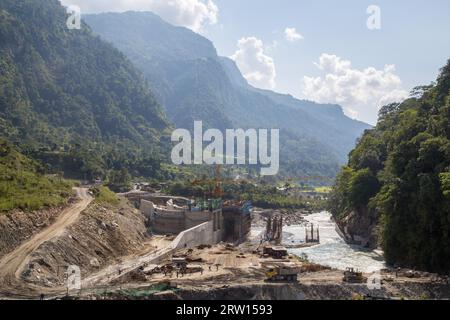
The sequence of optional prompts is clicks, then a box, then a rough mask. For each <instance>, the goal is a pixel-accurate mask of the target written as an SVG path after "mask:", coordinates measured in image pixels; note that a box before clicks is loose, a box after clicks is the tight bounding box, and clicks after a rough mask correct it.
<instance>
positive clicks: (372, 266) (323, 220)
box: [283, 212, 385, 273]
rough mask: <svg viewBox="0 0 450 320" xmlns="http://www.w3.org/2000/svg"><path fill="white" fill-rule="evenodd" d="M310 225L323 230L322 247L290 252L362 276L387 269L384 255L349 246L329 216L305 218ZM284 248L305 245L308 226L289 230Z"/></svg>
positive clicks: (325, 214) (284, 235)
mask: <svg viewBox="0 0 450 320" xmlns="http://www.w3.org/2000/svg"><path fill="white" fill-rule="evenodd" d="M305 220H306V221H307V222H308V223H313V224H314V226H315V227H317V226H318V227H319V230H320V244H319V245H317V246H314V247H310V248H302V249H290V250H289V252H290V253H292V254H295V255H297V256H302V255H303V254H306V255H307V257H308V260H309V261H310V262H313V263H317V264H320V265H324V266H328V267H331V268H335V269H338V270H345V269H346V268H347V267H351V268H355V269H359V270H360V271H362V272H367V273H370V272H376V271H379V270H381V269H383V268H385V262H384V259H383V256H382V253H381V252H378V251H372V250H367V249H364V248H362V247H360V246H355V245H349V244H347V243H346V242H345V241H344V240H343V239H342V238H341V237H340V236H339V234H338V233H337V232H336V225H335V223H334V221H333V220H332V219H331V214H330V213H328V212H320V213H314V214H311V215H308V216H305ZM283 231H284V232H283V244H284V245H295V244H301V243H304V242H305V226H298V225H297V226H289V227H284V230H283Z"/></svg>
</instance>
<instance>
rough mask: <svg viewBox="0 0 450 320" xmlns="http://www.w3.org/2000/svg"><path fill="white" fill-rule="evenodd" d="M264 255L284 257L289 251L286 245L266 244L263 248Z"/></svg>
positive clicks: (276, 257) (275, 257) (277, 257)
mask: <svg viewBox="0 0 450 320" xmlns="http://www.w3.org/2000/svg"><path fill="white" fill-rule="evenodd" d="M263 255H264V256H266V257H271V258H274V259H283V258H284V257H286V256H288V255H289V253H288V251H287V249H286V248H285V247H281V246H265V247H264V248H263Z"/></svg>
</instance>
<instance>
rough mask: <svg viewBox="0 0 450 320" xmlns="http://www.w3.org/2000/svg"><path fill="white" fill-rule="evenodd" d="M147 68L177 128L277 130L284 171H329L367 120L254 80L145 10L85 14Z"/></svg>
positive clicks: (329, 173) (340, 160)
mask: <svg viewBox="0 0 450 320" xmlns="http://www.w3.org/2000/svg"><path fill="white" fill-rule="evenodd" d="M84 19H85V21H86V22H87V23H88V24H89V25H90V26H91V27H92V29H93V30H94V31H95V32H96V33H98V34H99V35H100V36H101V37H102V38H103V39H106V40H107V41H110V42H111V43H112V44H114V45H115V46H116V47H117V48H118V49H119V50H121V51H122V52H123V53H125V54H126V55H127V56H128V57H129V58H130V60H131V61H132V62H133V63H134V64H135V65H136V66H137V67H138V68H139V69H140V70H141V71H142V72H143V73H144V75H145V76H146V77H147V79H148V80H149V82H150V83H151V85H152V87H153V88H154V89H155V91H156V95H157V96H158V98H159V100H160V101H161V102H162V104H163V106H164V107H165V108H166V112H167V115H168V117H169V118H170V119H171V120H172V121H173V122H174V123H175V125H176V126H177V127H181V128H188V129H190V128H192V126H193V123H194V121H195V120H203V122H204V125H205V126H207V127H214V128H218V129H226V128H279V129H281V138H280V139H281V143H282V146H281V149H282V150H281V152H282V154H281V155H282V158H281V165H282V170H283V171H284V173H288V174H292V175H298V176H300V175H308V176H311V175H317V176H327V177H332V176H334V174H335V173H336V172H337V170H338V168H339V165H340V164H341V163H343V162H344V161H345V159H346V157H347V154H348V152H349V151H350V150H351V149H352V148H353V147H354V145H355V143H356V140H357V138H358V137H359V136H360V135H361V134H362V133H363V131H364V130H365V129H368V128H369V125H367V124H364V123H361V122H358V121H354V120H351V119H349V118H348V117H346V116H345V115H344V113H343V111H342V108H341V107H339V106H334V105H319V104H315V103H312V102H308V101H300V100H297V99H295V98H293V97H291V96H287V95H281V94H277V93H275V92H271V91H264V90H259V89H256V88H253V87H251V86H250V85H249V84H248V83H247V81H246V80H245V79H244V78H243V77H242V75H241V73H240V72H239V70H238V68H237V67H236V65H235V63H234V61H232V60H230V59H228V58H222V57H219V56H218V55H217V53H216V49H215V48H214V46H213V44H212V43H211V41H209V40H208V39H206V38H204V37H202V36H200V35H198V34H196V33H194V32H192V31H190V30H188V29H186V28H181V27H174V26H172V25H170V24H169V23H167V22H165V21H163V20H162V19H161V18H160V17H158V16H156V15H154V14H152V13H149V12H126V13H105V14H98V15H86V16H84Z"/></svg>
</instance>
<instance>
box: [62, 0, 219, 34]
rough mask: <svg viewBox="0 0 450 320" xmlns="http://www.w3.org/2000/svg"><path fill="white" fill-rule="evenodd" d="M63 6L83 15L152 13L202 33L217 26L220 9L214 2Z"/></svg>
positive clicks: (68, 0) (85, 0) (121, 0)
mask: <svg viewBox="0 0 450 320" xmlns="http://www.w3.org/2000/svg"><path fill="white" fill-rule="evenodd" d="M60 1H61V3H62V4H63V5H78V6H79V7H80V8H81V10H82V13H98V12H124V11H129V10H133V11H152V12H154V13H156V14H158V15H160V16H161V17H162V18H163V19H165V20H167V21H169V22H170V23H173V24H175V25H180V26H185V27H188V28H190V29H192V30H194V31H201V30H202V28H203V27H204V26H205V25H207V24H210V25H212V24H216V23H217V21H218V15H219V9H218V7H217V5H216V4H215V3H214V1H213V0H60Z"/></svg>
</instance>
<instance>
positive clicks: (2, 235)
mask: <svg viewBox="0 0 450 320" xmlns="http://www.w3.org/2000/svg"><path fill="white" fill-rule="evenodd" d="M74 201H75V200H74V199H71V200H70V201H69V204H68V205H67V206H69V205H70V204H71V203H73V202H74ZM63 210H64V207H56V208H51V209H43V210H38V211H33V212H24V211H20V210H14V211H12V212H9V213H6V214H0V258H1V257H3V256H5V255H6V254H8V253H10V252H11V251H13V250H14V249H15V248H17V247H18V246H19V245H20V244H22V243H23V242H24V241H26V240H28V239H30V238H31V237H33V236H34V235H35V234H37V233H39V232H40V231H42V230H43V229H45V228H46V227H48V226H50V225H52V224H53V222H54V221H55V220H56V218H58V216H59V214H60V213H61V212H62V211H63Z"/></svg>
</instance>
